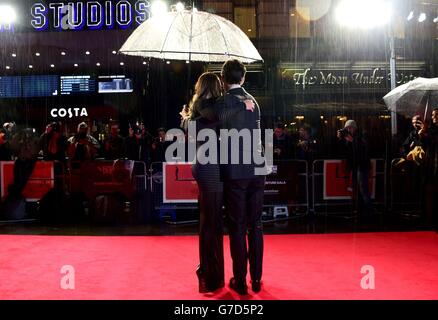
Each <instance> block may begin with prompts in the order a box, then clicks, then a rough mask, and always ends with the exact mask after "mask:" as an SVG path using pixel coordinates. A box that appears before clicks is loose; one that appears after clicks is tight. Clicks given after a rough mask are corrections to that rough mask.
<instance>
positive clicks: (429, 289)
mask: <svg viewBox="0 0 438 320" xmlns="http://www.w3.org/2000/svg"><path fill="white" fill-rule="evenodd" d="M226 239H227V240H226V248H225V249H226V255H225V257H226V279H229V277H230V275H231V272H230V270H231V268H230V267H231V265H230V257H229V253H228V238H226ZM265 248H266V251H265V270H264V277H263V280H264V289H263V290H262V292H260V293H259V294H257V295H254V294H253V293H252V292H250V294H249V295H248V296H246V297H245V298H244V299H287V300H292V299H438V234H436V233H433V232H408V233H365V234H364V233H360V234H329V235H278V236H266V237H265ZM197 252H198V251H197V237H195V236H161V237H152V236H151V237H130V236H129V237H128V236H124V237H83V236H16V235H2V236H0V299H153V300H157V299H160V300H172V299H183V300H186V299H240V297H239V296H238V295H237V294H235V293H234V292H230V290H229V288H228V287H226V288H224V289H222V290H219V291H218V292H216V293H215V294H210V295H202V294H199V293H197V280H196V277H195V273H194V270H195V267H196V264H197ZM63 265H72V266H73V267H74V268H75V289H74V290H63V289H61V287H60V281H61V277H62V276H63V274H61V273H60V270H61V267H62V266H63ZM363 265H372V266H373V267H374V268H375V289H374V290H364V289H362V288H361V286H360V281H361V278H362V277H363V275H362V274H361V273H360V270H361V267H362V266H363Z"/></svg>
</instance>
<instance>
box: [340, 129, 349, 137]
mask: <svg viewBox="0 0 438 320" xmlns="http://www.w3.org/2000/svg"><path fill="white" fill-rule="evenodd" d="M338 132H339V134H340V136H341V138H344V137H345V136H346V135H348V134H349V133H348V130H347V129H346V128H343V129H340V130H338Z"/></svg>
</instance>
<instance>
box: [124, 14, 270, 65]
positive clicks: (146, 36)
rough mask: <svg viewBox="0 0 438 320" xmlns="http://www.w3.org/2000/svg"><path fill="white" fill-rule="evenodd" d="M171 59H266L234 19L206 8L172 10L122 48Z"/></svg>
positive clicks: (154, 19)
mask: <svg viewBox="0 0 438 320" xmlns="http://www.w3.org/2000/svg"><path fill="white" fill-rule="evenodd" d="M119 51H120V52H121V53H123V54H127V55H132V56H141V57H151V58H158V59H167V60H186V61H204V62H224V61H227V60H228V59H230V58H237V59H239V60H241V61H242V62H246V63H250V62H255V61H262V60H263V59H262V57H261V56H260V54H259V53H258V51H257V49H256V48H255V47H254V45H253V44H252V42H251V40H249V38H248V37H247V36H246V34H245V33H243V31H242V30H240V29H239V27H237V26H236V25H235V24H233V23H232V22H230V21H228V20H226V19H224V18H222V17H220V16H217V15H214V14H211V13H208V12H202V11H196V10H190V11H187V10H186V11H181V12H168V13H166V14H163V15H158V16H155V17H152V18H150V19H148V20H146V21H145V22H143V23H142V24H141V25H140V26H139V27H138V28H137V29H136V30H135V31H134V32H133V33H132V35H131V36H130V37H129V38H128V40H127V41H126V42H125V43H124V44H123V46H122V47H121V49H120V50H119Z"/></svg>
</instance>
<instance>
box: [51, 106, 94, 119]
mask: <svg viewBox="0 0 438 320" xmlns="http://www.w3.org/2000/svg"><path fill="white" fill-rule="evenodd" d="M50 115H51V116H52V117H53V118H58V117H59V118H65V117H68V118H72V117H88V112H87V109H86V108H53V109H52V110H50Z"/></svg>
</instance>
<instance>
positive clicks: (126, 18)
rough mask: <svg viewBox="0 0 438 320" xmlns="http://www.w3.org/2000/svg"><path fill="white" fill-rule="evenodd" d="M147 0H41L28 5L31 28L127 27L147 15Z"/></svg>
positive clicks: (143, 19)
mask: <svg viewBox="0 0 438 320" xmlns="http://www.w3.org/2000/svg"><path fill="white" fill-rule="evenodd" d="M150 7H151V4H150V1H149V0H137V1H134V0H130V1H128V0H118V1H116V0H111V1H110V0H107V1H75V2H72V1H71V2H43V1H39V2H36V3H34V4H33V5H32V6H31V9H30V14H31V21H30V25H31V26H32V28H33V29H34V30H37V31H43V30H47V29H55V30H61V31H62V30H83V29H91V30H97V29H114V28H120V29H127V28H130V27H131V26H132V25H133V24H134V25H139V24H141V23H142V22H144V21H145V20H147V19H148V18H149V17H150Z"/></svg>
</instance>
